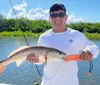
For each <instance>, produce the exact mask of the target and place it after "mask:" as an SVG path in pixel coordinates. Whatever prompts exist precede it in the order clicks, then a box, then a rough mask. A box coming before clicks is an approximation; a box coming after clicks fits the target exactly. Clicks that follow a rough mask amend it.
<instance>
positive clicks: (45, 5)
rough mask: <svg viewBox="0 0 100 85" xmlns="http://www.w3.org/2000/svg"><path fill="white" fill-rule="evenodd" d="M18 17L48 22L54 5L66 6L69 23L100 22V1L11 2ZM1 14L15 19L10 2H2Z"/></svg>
mask: <svg viewBox="0 0 100 85" xmlns="http://www.w3.org/2000/svg"><path fill="white" fill-rule="evenodd" d="M11 2H12V4H13V8H14V10H15V12H16V14H17V17H19V18H20V17H26V18H28V19H32V20H39V19H44V20H48V17H49V8H50V6H51V5H52V4H54V3H62V4H64V5H65V7H66V10H67V15H68V20H67V22H68V23H70V22H100V0H11ZM0 13H1V14H2V15H4V16H5V17H6V18H15V14H14V12H13V10H12V7H11V4H10V2H9V0H2V1H1V2H0Z"/></svg>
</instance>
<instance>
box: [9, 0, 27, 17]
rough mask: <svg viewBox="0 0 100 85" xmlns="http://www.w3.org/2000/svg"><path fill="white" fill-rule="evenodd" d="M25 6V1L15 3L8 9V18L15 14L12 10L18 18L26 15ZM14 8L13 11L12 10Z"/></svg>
mask: <svg viewBox="0 0 100 85" xmlns="http://www.w3.org/2000/svg"><path fill="white" fill-rule="evenodd" d="M25 7H27V3H26V2H25V1H22V3H21V4H19V5H18V4H17V5H15V6H13V8H10V11H9V13H8V18H15V17H16V16H15V14H14V11H15V13H16V15H17V17H18V18H20V17H26V14H27V11H26V8H25ZM13 9H14V11H13Z"/></svg>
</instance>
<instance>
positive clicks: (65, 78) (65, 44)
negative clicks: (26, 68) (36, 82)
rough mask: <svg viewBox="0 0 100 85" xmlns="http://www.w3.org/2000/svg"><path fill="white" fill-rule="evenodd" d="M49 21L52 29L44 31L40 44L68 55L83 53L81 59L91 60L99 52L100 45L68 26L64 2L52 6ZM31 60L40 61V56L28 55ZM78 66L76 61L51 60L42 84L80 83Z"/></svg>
mask: <svg viewBox="0 0 100 85" xmlns="http://www.w3.org/2000/svg"><path fill="white" fill-rule="evenodd" d="M49 14H50V16H49V21H50V23H51V25H52V29H50V30H48V31H46V32H45V33H43V34H42V35H41V36H40V38H39V40H38V45H42V46H48V47H53V48H56V49H59V50H61V51H63V52H65V53H66V54H68V55H71V54H79V52H80V51H82V53H81V56H80V58H81V60H87V61H90V60H91V59H92V58H95V57H96V56H97V55H98V53H99V50H98V47H97V46H96V45H95V44H94V43H93V42H91V41H90V40H88V39H87V38H86V37H85V36H84V35H83V34H82V33H80V32H79V31H77V30H73V29H71V28H66V27H65V25H66V20H67V18H68V16H67V15H66V9H65V7H64V5H63V4H60V3H56V4H53V5H52V6H51V7H50V11H49ZM27 60H28V61H30V62H38V61H39V60H38V57H37V56H35V54H32V55H30V56H28V57H27ZM77 73H78V67H77V62H76V61H70V62H52V63H51V62H50V63H47V66H45V67H44V72H43V80H42V83H41V85H79V82H78V78H77Z"/></svg>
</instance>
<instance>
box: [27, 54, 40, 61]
mask: <svg viewBox="0 0 100 85" xmlns="http://www.w3.org/2000/svg"><path fill="white" fill-rule="evenodd" d="M26 60H27V61H29V62H32V63H38V62H39V58H38V56H36V55H35V54H34V53H32V54H29V55H28V56H27V58H26Z"/></svg>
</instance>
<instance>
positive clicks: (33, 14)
mask: <svg viewBox="0 0 100 85" xmlns="http://www.w3.org/2000/svg"><path fill="white" fill-rule="evenodd" d="M26 7H27V3H26V2H25V1H22V3H21V4H19V5H18V4H17V5H15V6H13V8H14V10H15V12H16V15H17V17H18V18H20V17H25V18H28V19H32V20H40V19H41V20H48V16H49V9H45V10H44V9H42V8H36V9H30V10H29V12H27V10H26ZM13 8H11V9H10V11H9V14H8V18H16V16H15V14H14V12H13ZM83 21H84V19H83V18H77V17H76V16H75V14H74V13H72V14H71V15H69V16H68V20H67V23H76V22H83Z"/></svg>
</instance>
